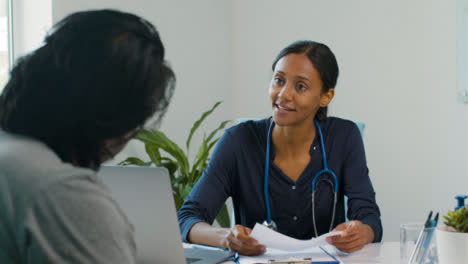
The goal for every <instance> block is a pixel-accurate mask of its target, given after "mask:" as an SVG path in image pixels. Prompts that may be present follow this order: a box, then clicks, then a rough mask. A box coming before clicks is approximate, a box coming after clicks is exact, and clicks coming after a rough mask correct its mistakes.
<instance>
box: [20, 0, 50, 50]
mask: <svg viewBox="0 0 468 264" xmlns="http://www.w3.org/2000/svg"><path fill="white" fill-rule="evenodd" d="M51 25H52V1H51V0H14V1H13V27H14V28H13V32H14V34H13V45H14V49H13V50H14V58H15V59H16V58H18V57H21V56H23V55H25V54H26V53H28V52H30V51H32V50H34V49H36V48H38V47H39V46H40V45H41V43H42V41H43V40H44V36H45V34H46V33H47V30H48V29H49V28H50V27H51Z"/></svg>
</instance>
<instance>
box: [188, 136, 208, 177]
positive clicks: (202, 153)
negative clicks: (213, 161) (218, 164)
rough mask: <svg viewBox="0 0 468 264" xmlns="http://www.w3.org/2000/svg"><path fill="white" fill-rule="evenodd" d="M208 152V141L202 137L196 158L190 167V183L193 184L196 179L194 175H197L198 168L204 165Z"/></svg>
mask: <svg viewBox="0 0 468 264" xmlns="http://www.w3.org/2000/svg"><path fill="white" fill-rule="evenodd" d="M207 150H208V141H207V140H206V135H203V140H202V143H201V146H200V149H199V150H198V153H197V156H196V157H195V160H194V162H193V163H194V164H193V166H192V173H191V174H190V182H192V183H195V182H196V180H195V178H197V177H196V176H195V174H197V173H199V170H198V167H200V164H205V163H206V159H207V158H208V155H209V151H207Z"/></svg>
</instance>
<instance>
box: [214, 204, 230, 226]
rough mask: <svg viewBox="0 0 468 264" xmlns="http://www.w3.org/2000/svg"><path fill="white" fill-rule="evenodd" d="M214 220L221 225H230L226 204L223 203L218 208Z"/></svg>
mask: <svg viewBox="0 0 468 264" xmlns="http://www.w3.org/2000/svg"><path fill="white" fill-rule="evenodd" d="M216 222H218V224H219V226H221V227H230V226H231V220H230V219H229V212H228V209H227V206H226V204H223V206H222V207H221V209H220V210H219V213H218V216H216Z"/></svg>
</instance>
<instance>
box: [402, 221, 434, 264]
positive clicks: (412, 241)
mask: <svg viewBox="0 0 468 264" xmlns="http://www.w3.org/2000/svg"><path fill="white" fill-rule="evenodd" d="M423 226H424V225H423V223H408V224H402V225H400V263H404V264H407V263H408V261H409V260H410V257H411V254H412V253H413V250H414V247H415V245H416V242H417V240H418V238H419V235H420V233H421V230H422V229H423ZM435 229H436V228H435V227H434V228H426V231H427V232H430V233H431V239H430V243H429V244H428V246H427V250H426V254H425V255H424V259H423V260H422V262H421V263H433V264H434V263H438V258H437V248H436V238H435V236H436V232H435Z"/></svg>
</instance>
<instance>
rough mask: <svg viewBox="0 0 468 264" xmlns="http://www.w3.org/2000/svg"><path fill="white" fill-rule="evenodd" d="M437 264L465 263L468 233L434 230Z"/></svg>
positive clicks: (467, 249) (467, 250)
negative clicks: (437, 256)
mask: <svg viewBox="0 0 468 264" xmlns="http://www.w3.org/2000/svg"><path fill="white" fill-rule="evenodd" d="M436 237H437V254H438V255H439V264H457V263H467V261H468V233H459V232H449V231H445V230H443V229H441V228H437V230H436Z"/></svg>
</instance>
